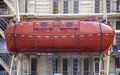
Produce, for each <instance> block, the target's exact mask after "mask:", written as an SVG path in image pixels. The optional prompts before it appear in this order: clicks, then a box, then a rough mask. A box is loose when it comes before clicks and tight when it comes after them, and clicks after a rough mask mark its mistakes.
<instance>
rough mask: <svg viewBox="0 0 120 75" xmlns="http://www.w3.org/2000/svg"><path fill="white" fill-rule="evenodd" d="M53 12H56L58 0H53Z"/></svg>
mask: <svg viewBox="0 0 120 75" xmlns="http://www.w3.org/2000/svg"><path fill="white" fill-rule="evenodd" d="M53 14H58V0H53Z"/></svg>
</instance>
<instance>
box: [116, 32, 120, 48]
mask: <svg viewBox="0 0 120 75" xmlns="http://www.w3.org/2000/svg"><path fill="white" fill-rule="evenodd" d="M116 45H117V48H118V50H120V34H116Z"/></svg>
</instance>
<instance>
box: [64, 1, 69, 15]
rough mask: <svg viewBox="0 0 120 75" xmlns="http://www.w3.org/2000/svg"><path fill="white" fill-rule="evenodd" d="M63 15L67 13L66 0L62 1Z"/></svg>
mask: <svg viewBox="0 0 120 75" xmlns="http://www.w3.org/2000/svg"><path fill="white" fill-rule="evenodd" d="M63 13H68V0H64V1H63Z"/></svg>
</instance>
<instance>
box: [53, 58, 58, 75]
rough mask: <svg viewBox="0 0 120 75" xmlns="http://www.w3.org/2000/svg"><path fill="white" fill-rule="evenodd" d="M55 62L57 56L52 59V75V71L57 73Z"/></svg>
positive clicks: (56, 61)
mask: <svg viewBox="0 0 120 75" xmlns="http://www.w3.org/2000/svg"><path fill="white" fill-rule="evenodd" d="M57 63H58V59H57V58H54V59H52V69H53V75H54V73H57Z"/></svg>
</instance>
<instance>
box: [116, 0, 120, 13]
mask: <svg viewBox="0 0 120 75" xmlns="http://www.w3.org/2000/svg"><path fill="white" fill-rule="evenodd" d="M116 12H120V0H117V1H116Z"/></svg>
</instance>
